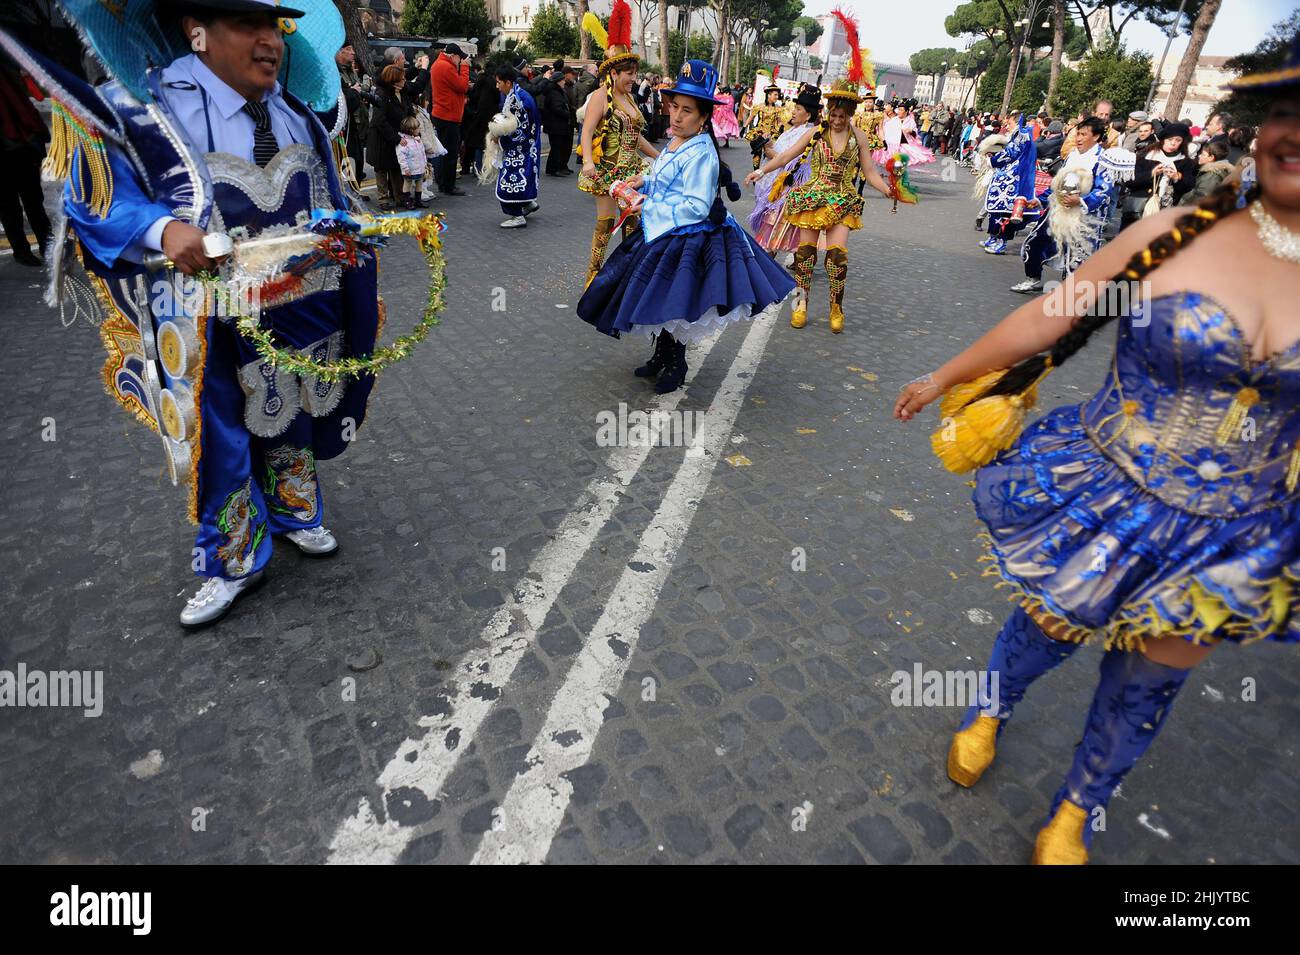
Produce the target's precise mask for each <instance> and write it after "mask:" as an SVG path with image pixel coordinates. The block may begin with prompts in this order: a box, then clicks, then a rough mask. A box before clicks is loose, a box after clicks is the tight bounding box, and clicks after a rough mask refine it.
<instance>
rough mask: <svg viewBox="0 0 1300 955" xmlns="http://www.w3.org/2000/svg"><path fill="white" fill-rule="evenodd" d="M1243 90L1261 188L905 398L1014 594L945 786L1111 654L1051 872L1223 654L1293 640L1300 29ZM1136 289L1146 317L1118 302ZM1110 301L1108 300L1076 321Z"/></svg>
mask: <svg viewBox="0 0 1300 955" xmlns="http://www.w3.org/2000/svg"><path fill="white" fill-rule="evenodd" d="M1236 85H1237V87H1238V88H1240V89H1250V90H1256V91H1259V92H1261V93H1264V94H1265V95H1266V96H1267V97H1268V98H1269V99H1270V100H1271V102H1270V103H1269V116H1268V119H1267V121H1266V122H1265V123H1264V124H1263V126H1262V127H1261V128H1260V131H1259V138H1258V140H1257V141H1256V169H1257V175H1258V185H1257V186H1255V187H1252V188H1250V189H1249V190H1247V191H1241V192H1240V193H1239V191H1238V190H1237V188H1236V187H1235V186H1227V187H1225V188H1223V189H1220V190H1219V191H1218V192H1216V193H1214V194H1212V195H1211V196H1209V197H1207V198H1206V199H1204V200H1202V201H1201V203H1199V204H1198V205H1197V206H1196V207H1193V208H1192V209H1191V211H1188V209H1187V207H1182V208H1179V209H1171V210H1168V211H1166V212H1163V213H1160V214H1159V215H1157V216H1153V217H1151V218H1150V219H1146V220H1143V221H1142V222H1140V223H1137V224H1135V225H1134V226H1133V227H1132V228H1131V229H1128V230H1125V231H1124V232H1122V233H1121V234H1120V236H1119V237H1118V238H1117V239H1115V240H1114V241H1113V242H1111V243H1110V244H1109V245H1107V246H1105V247H1103V248H1102V249H1101V250H1100V251H1098V252H1097V253H1096V254H1094V255H1093V256H1092V257H1091V258H1089V259H1088V260H1087V261H1086V262H1085V263H1084V264H1083V265H1082V267H1080V268H1079V270H1078V271H1077V272H1075V273H1074V275H1073V282H1072V285H1071V284H1067V285H1063V286H1061V287H1060V288H1058V289H1057V290H1056V291H1054V292H1053V293H1051V294H1049V295H1045V296H1042V297H1041V298H1038V299H1036V300H1035V301H1034V302H1031V303H1029V304H1027V305H1025V306H1023V307H1021V308H1019V309H1017V310H1016V311H1015V312H1013V313H1012V314H1011V315H1009V316H1008V317H1007V318H1006V319H1004V320H1003V321H1002V322H1001V323H999V324H998V325H997V326H996V327H995V328H993V329H992V330H991V331H989V332H988V333H987V334H986V335H984V336H983V337H982V338H981V339H980V340H979V341H977V342H976V343H975V344H973V345H972V346H970V347H969V348H968V349H966V351H964V352H962V353H961V354H960V355H958V356H957V357H956V358H954V359H952V360H951V361H949V362H948V363H947V364H945V365H943V366H942V367H941V368H939V369H937V370H936V371H934V372H933V373H931V374H929V375H925V376H923V377H922V378H919V379H917V380H916V381H913V382H910V383H909V384H908V385H907V386H905V388H904V389H903V393H902V394H901V395H900V397H899V399H898V402H897V404H896V406H895V416H896V417H898V418H899V419H900V420H903V421H907V420H910V419H911V418H913V417H914V416H915V415H916V414H917V412H918V411H920V410H921V409H922V408H923V407H924V406H925V405H926V404H928V403H930V402H931V401H933V400H935V399H937V398H939V397H941V396H943V402H942V405H941V414H942V415H943V416H944V421H943V426H942V427H941V428H940V430H939V431H938V432H936V434H935V436H934V439H933V445H934V448H935V451H936V453H938V455H939V456H940V458H941V459H943V461H944V463H945V465H946V466H948V467H949V468H950V469H951V470H955V471H963V470H969V469H971V468H973V467H980V470H979V472H978V473H977V475H976V484H975V492H974V503H975V509H976V512H977V513H978V515H979V517H980V518H981V520H983V521H984V523H985V524H986V526H987V529H988V537H987V544H988V554H987V556H986V560H987V561H988V564H989V572H990V573H991V574H993V575H996V576H997V577H999V578H1000V581H1001V585H1004V586H1006V587H1008V588H1009V589H1010V590H1011V591H1012V593H1013V594H1014V598H1015V599H1016V600H1017V602H1018V604H1019V606H1018V608H1017V609H1016V610H1015V611H1014V612H1013V614H1012V616H1011V618H1010V619H1009V620H1008V621H1007V623H1006V625H1005V626H1004V627H1003V629H1002V631H1001V632H1000V633H999V634H998V637H997V639H996V641H995V643H994V646H993V653H992V657H991V659H990V661H989V664H988V672H989V673H990V674H994V673H996V674H997V676H998V683H997V693H996V694H995V695H992V694H987V693H986V694H983V697H982V699H981V702H980V704H978V705H975V706H972V707H971V708H970V709H969V710H968V711H967V713H966V716H965V719H964V720H963V721H962V723H961V726H960V727H959V729H958V732H957V733H956V735H955V736H954V738H953V741H952V745H951V747H950V750H949V753H948V775H949V776H950V777H951V778H952V780H953V781H954V782H956V783H958V784H959V785H962V786H972V785H974V784H975V783H976V782H977V781H978V780H979V778H980V777H981V775H982V774H983V773H984V772H985V770H986V769H987V768H988V767H989V765H990V764H991V763H992V762H993V758H994V756H995V753H996V744H997V741H998V738H999V737H1000V735H1001V733H1002V730H1004V729H1005V728H1006V726H1007V721H1008V720H1009V719H1010V717H1011V715H1012V711H1013V709H1014V707H1015V705H1016V704H1017V703H1018V702H1019V701H1020V699H1021V698H1022V697H1023V696H1024V693H1025V690H1026V689H1027V688H1028V686H1029V684H1030V683H1031V682H1032V681H1033V680H1035V679H1036V678H1037V677H1039V676H1041V675H1042V674H1043V673H1045V672H1046V671H1047V670H1049V669H1051V668H1053V667H1054V666H1056V665H1057V664H1059V663H1060V662H1062V661H1063V660H1065V659H1066V658H1067V657H1069V656H1070V655H1071V654H1072V653H1073V652H1074V651H1075V650H1076V649H1077V647H1078V646H1079V645H1080V643H1082V642H1083V641H1084V640H1086V639H1088V638H1098V639H1102V640H1104V642H1105V647H1106V652H1105V655H1104V657H1103V659H1102V664H1101V675H1100V679H1099V681H1098V684H1097V689H1096V694H1095V696H1094V698H1093V702H1092V707H1091V710H1090V712H1089V714H1088V719H1087V721H1086V723H1085V725H1084V731H1083V737H1082V740H1081V742H1080V743H1079V745H1078V747H1077V749H1076V751H1075V756H1074V762H1073V765H1072V766H1071V768H1070V770H1069V772H1068V774H1067V775H1066V777H1065V781H1064V783H1063V784H1062V786H1061V788H1060V789H1059V790H1058V791H1057V793H1056V797H1055V799H1054V800H1053V803H1052V806H1051V809H1050V812H1049V817H1048V822H1047V824H1046V826H1045V827H1044V828H1043V829H1042V830H1041V831H1040V832H1039V834H1038V839H1037V842H1036V844H1035V849H1034V861H1035V862H1036V863H1082V862H1086V861H1087V858H1088V848H1089V847H1090V845H1091V841H1092V836H1093V833H1094V832H1095V831H1097V830H1100V829H1104V828H1105V823H1104V819H1105V810H1106V806H1107V803H1108V802H1109V800H1110V797H1111V795H1112V794H1113V793H1114V791H1115V789H1116V788H1117V787H1118V786H1119V784H1120V782H1121V780H1122V779H1123V778H1124V776H1125V774H1126V773H1127V772H1128V771H1129V770H1130V769H1132V767H1133V766H1134V765H1135V764H1136V762H1137V760H1138V759H1139V758H1140V757H1141V756H1142V754H1143V753H1144V752H1145V751H1146V749H1147V747H1148V746H1149V745H1150V743H1151V741H1152V740H1153V739H1154V738H1155V736H1156V734H1157V733H1158V732H1159V730H1160V728H1161V726H1162V725H1163V723H1164V720H1165V717H1166V716H1167V715H1168V713H1169V710H1170V708H1171V706H1172V704H1173V702H1174V699H1175V698H1176V696H1177V694H1178V692H1179V690H1180V689H1181V688H1182V687H1183V685H1184V683H1185V682H1186V680H1187V677H1188V674H1189V672H1190V670H1191V668H1192V667H1193V666H1195V665H1196V664H1197V663H1199V662H1200V661H1201V660H1203V659H1204V658H1205V657H1206V656H1207V655H1208V654H1209V653H1210V652H1211V650H1212V649H1213V648H1214V647H1215V646H1216V645H1217V644H1219V643H1221V642H1223V641H1225V640H1226V641H1229V642H1233V643H1249V642H1251V641H1255V640H1275V641H1282V642H1288V643H1294V642H1297V641H1300V312H1297V309H1296V304H1295V289H1296V287H1297V283H1298V282H1300V36H1298V37H1297V38H1296V41H1295V42H1294V43H1293V45H1292V49H1291V54H1290V59H1289V60H1288V62H1287V64H1286V65H1285V66H1284V67H1283V68H1282V69H1281V70H1275V71H1272V72H1270V73H1268V74H1260V75H1258V76H1256V77H1245V78H1243V79H1242V80H1239V81H1238V83H1237V84H1236ZM1243 207H1246V208H1243ZM1229 263H1230V264H1231V267H1228V266H1229ZM1139 285H1140V286H1141V289H1142V291H1141V293H1140V294H1141V296H1142V298H1143V301H1142V303H1141V304H1140V307H1139V308H1137V309H1133V308H1124V309H1115V308H1108V305H1109V304H1110V302H1111V296H1110V294H1109V292H1110V291H1111V290H1113V289H1115V288H1117V287H1118V288H1125V287H1127V288H1132V287H1136V286H1139ZM1094 289H1095V290H1098V292H1099V294H1098V295H1097V296H1095V297H1096V299H1097V301H1098V302H1101V301H1103V299H1102V297H1101V296H1102V295H1104V296H1106V298H1105V301H1106V302H1107V304H1106V305H1098V304H1094V303H1085V304H1086V305H1087V307H1086V309H1085V308H1083V307H1082V306H1081V305H1079V304H1078V303H1079V302H1080V298H1081V293H1082V295H1086V294H1087V293H1089V292H1090V291H1091V290H1094ZM1120 313H1122V314H1123V317H1124V318H1125V319H1126V320H1124V321H1122V322H1121V323H1120V324H1119V327H1118V336H1117V338H1118V341H1117V346H1116V349H1115V355H1114V359H1113V361H1112V364H1111V368H1110V371H1109V373H1108V375H1107V378H1106V381H1105V382H1104V384H1103V386H1102V388H1101V390H1100V391H1098V392H1097V394H1096V395H1094V396H1093V397H1092V398H1090V399H1089V400H1088V401H1086V402H1084V403H1083V404H1081V405H1077V406H1068V407H1063V408H1058V409H1056V410H1054V411H1052V412H1050V413H1049V414H1047V415H1046V416H1045V417H1043V418H1041V419H1039V420H1038V421H1037V422H1035V423H1034V424H1033V425H1032V426H1031V427H1030V428H1028V429H1027V430H1026V431H1025V432H1024V433H1023V434H1022V435H1020V436H1019V437H1017V431H1018V425H1019V419H1020V418H1021V416H1022V415H1023V412H1024V409H1025V408H1027V407H1029V406H1031V405H1032V403H1033V400H1034V397H1035V390H1036V386H1037V383H1038V381H1039V380H1040V379H1041V378H1042V377H1043V376H1044V375H1045V374H1047V373H1048V372H1049V371H1050V370H1051V369H1052V368H1054V367H1057V366H1059V365H1060V364H1061V363H1062V362H1064V361H1066V360H1067V359H1068V358H1069V357H1070V356H1071V355H1072V354H1074V353H1075V352H1076V351H1078V350H1079V349H1080V348H1082V347H1083V345H1084V344H1086V343H1087V341H1088V339H1089V337H1090V336H1092V335H1093V333H1094V332H1096V331H1098V330H1099V329H1101V328H1102V327H1103V326H1105V325H1106V324H1108V323H1109V322H1110V321H1111V320H1112V319H1113V318H1115V317H1116V316H1117V314H1120ZM1001 369H1007V370H1006V371H1003V370H1001ZM945 392H946V395H945Z"/></svg>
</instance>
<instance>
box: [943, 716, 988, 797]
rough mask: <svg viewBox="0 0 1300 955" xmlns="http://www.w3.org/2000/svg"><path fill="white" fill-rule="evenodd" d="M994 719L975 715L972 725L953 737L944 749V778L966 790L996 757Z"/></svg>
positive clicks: (978, 779)
mask: <svg viewBox="0 0 1300 955" xmlns="http://www.w3.org/2000/svg"><path fill="white" fill-rule="evenodd" d="M999 722H1001V721H1000V720H999V719H998V718H997V717H996V716H977V717H975V722H974V723H972V724H971V725H970V726H968V727H966V728H965V729H964V730H958V731H957V732H956V733H954V734H953V737H952V745H951V746H950V747H948V778H949V779H951V780H952V781H953V782H955V783H956V784H957V785H958V786H965V787H966V788H967V789H970V788H971V787H972V786H974V785H975V784H976V783H977V782H979V781H980V777H981V776H983V775H984V770H986V769H988V768H989V766H990V765H991V764H992V762H993V757H994V756H996V755H997V742H998V724H999Z"/></svg>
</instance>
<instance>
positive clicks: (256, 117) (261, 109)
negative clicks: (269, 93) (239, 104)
mask: <svg viewBox="0 0 1300 955" xmlns="http://www.w3.org/2000/svg"><path fill="white" fill-rule="evenodd" d="M244 112H245V113H247V114H248V115H249V116H251V117H253V161H254V162H256V163H257V164H258V165H259V166H265V165H266V164H267V163H269V162H270V161H271V160H272V159H274V158H275V154H276V153H278V152H279V151H280V144H279V143H277V142H276V141H275V133H273V132H272V131H271V111H270V110H268V109H267V108H266V104H265V103H254V102H253V101H252V100H249V101H248V102H246V103H245V104H244Z"/></svg>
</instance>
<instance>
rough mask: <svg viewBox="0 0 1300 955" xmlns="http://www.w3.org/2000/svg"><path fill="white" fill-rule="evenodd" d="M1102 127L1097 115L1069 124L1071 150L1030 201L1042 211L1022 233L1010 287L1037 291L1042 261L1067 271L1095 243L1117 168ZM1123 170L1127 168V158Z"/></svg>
mask: <svg viewBox="0 0 1300 955" xmlns="http://www.w3.org/2000/svg"><path fill="white" fill-rule="evenodd" d="M1108 128H1109V127H1108V126H1107V125H1106V121H1105V120H1103V119H1101V118H1099V117H1097V116H1089V117H1088V118H1087V119H1085V120H1084V121H1083V122H1082V123H1080V124H1079V125H1078V126H1076V127H1075V142H1076V148H1075V150H1074V152H1072V153H1070V156H1069V158H1068V159H1066V161H1065V165H1064V166H1063V167H1062V169H1061V170H1060V172H1058V173H1057V174H1056V177H1055V179H1053V186H1052V188H1050V189H1048V190H1047V191H1046V192H1044V193H1043V194H1042V196H1040V197H1038V198H1037V199H1035V200H1034V202H1035V203H1037V204H1038V206H1039V208H1040V209H1044V210H1045V211H1044V212H1043V214H1042V216H1041V217H1040V218H1039V220H1038V221H1037V222H1035V223H1034V225H1033V227H1032V228H1031V229H1030V230H1029V231H1028V232H1027V233H1025V244H1024V245H1023V246H1022V247H1021V250H1020V259H1021V261H1023V262H1024V263H1025V280H1024V281H1023V282H1018V283H1016V284H1015V285H1013V286H1011V291H1013V292H1020V293H1021V294H1024V295H1037V294H1038V293H1039V292H1041V291H1042V290H1043V268H1044V267H1045V266H1050V267H1052V268H1055V269H1059V270H1060V271H1061V272H1062V273H1063V274H1064V275H1069V274H1070V273H1071V272H1073V271H1074V270H1075V269H1077V268H1078V267H1079V266H1080V265H1082V264H1083V263H1084V260H1086V259H1087V258H1088V256H1090V255H1092V253H1094V252H1096V251H1097V250H1098V249H1100V248H1101V246H1102V243H1103V242H1104V241H1105V228H1106V220H1107V219H1109V218H1110V211H1111V208H1112V206H1113V204H1114V200H1115V179H1116V175H1117V173H1118V171H1117V170H1116V168H1115V166H1114V165H1113V163H1114V161H1115V160H1114V159H1113V158H1112V155H1111V154H1107V153H1105V152H1104V150H1103V143H1104V141H1105V140H1104V139H1103V137H1104V136H1105V135H1106V130H1107V129H1108ZM1128 171H1129V172H1130V173H1131V172H1132V163H1131V162H1130V163H1129V166H1128ZM1121 175H1122V174H1121Z"/></svg>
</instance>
